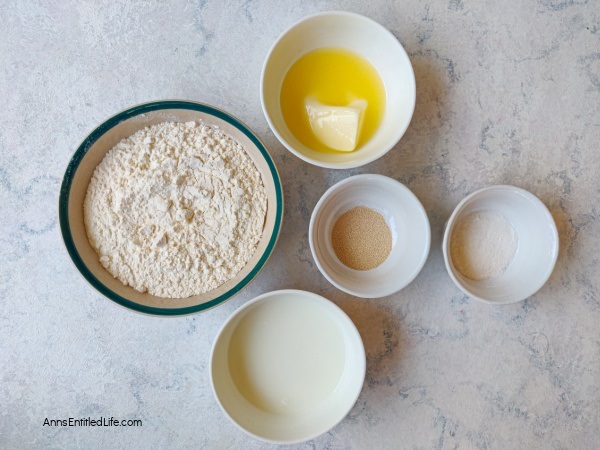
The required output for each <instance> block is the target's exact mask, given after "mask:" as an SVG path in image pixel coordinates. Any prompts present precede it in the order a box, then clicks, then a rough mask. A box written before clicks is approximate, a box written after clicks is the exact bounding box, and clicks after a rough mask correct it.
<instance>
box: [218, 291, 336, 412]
mask: <svg viewBox="0 0 600 450" xmlns="http://www.w3.org/2000/svg"><path fill="white" fill-rule="evenodd" d="M228 361H229V369H230V372H231V376H232V378H233V381H234V383H235V385H236V387H237V389H238V390H239V391H240V393H241V394H242V395H243V396H244V397H245V398H246V399H247V400H248V401H249V402H250V403H252V404H253V405H254V406H256V407H257V408H259V409H262V410H264V411H266V412H270V413H275V414H297V413H299V412H307V411H308V410H310V409H313V408H316V407H318V405H319V404H321V403H322V402H323V401H325V400H326V399H327V398H328V397H329V396H330V395H331V394H332V392H333V391H334V390H335V388H336V386H337V385H338V383H339V381H340V379H341V377H342V373H343V371H344V364H345V361H346V355H345V346H344V335H343V333H342V329H341V327H340V326H339V325H338V324H337V323H336V321H335V319H333V318H332V317H330V314H329V313H328V311H327V309H326V308H325V307H324V306H323V305H320V304H319V303H317V302H314V303H313V302H307V301H303V302H298V301H295V300H294V296H293V295H292V294H290V295H287V296H285V297H283V298H282V297H279V298H275V299H273V300H271V301H267V302H263V303H260V304H257V305H256V306H254V307H251V308H249V309H248V312H247V313H246V314H245V315H244V316H243V317H242V318H241V320H240V322H239V324H238V326H237V327H236V330H235V331H234V333H233V334H232V336H231V341H230V344H229V353H228Z"/></svg>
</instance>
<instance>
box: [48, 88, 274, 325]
mask: <svg viewBox="0 0 600 450" xmlns="http://www.w3.org/2000/svg"><path fill="white" fill-rule="evenodd" d="M164 109H184V110H192V111H198V112H202V113H205V114H209V115H212V116H214V117H217V118H219V119H221V120H224V121H225V122H227V123H229V124H231V125H232V126H234V127H235V128H237V129H238V130H240V131H241V132H242V133H244V134H245V135H246V137H248V139H250V140H251V141H252V143H253V144H254V145H255V146H256V148H257V149H258V150H259V152H260V154H261V155H262V157H263V158H264V159H265V161H266V163H267V166H268V167H269V171H270V173H271V176H272V177H273V182H274V185H275V199H276V212H275V223H274V227H273V234H272V235H271V239H270V240H269V242H268V244H267V247H266V249H265V252H264V253H263V255H262V256H261V257H260V259H259V260H258V262H257V263H256V266H254V268H253V269H252V270H251V271H250V272H249V273H248V274H247V275H246V276H245V277H244V278H243V279H242V280H240V282H239V283H237V284H236V285H235V286H233V287H232V288H231V289H230V290H228V291H227V292H225V293H223V294H222V295H220V296H219V297H217V298H214V299H212V300H210V301H208V302H205V303H201V304H198V305H194V306H187V307H184V308H157V307H153V306H146V305H142V304H139V303H136V302H134V301H131V300H128V299H126V298H124V297H122V296H120V295H119V294H117V293H116V292H114V291H112V290H111V289H109V288H108V287H107V286H105V285H104V284H103V283H102V282H101V281H100V280H98V279H97V278H96V277H95V276H94V274H93V273H92V272H91V271H90V270H89V269H88V267H87V266H86V264H85V262H84V261H83V259H82V258H81V256H80V255H79V252H78V251H77V248H76V247H75V243H74V241H73V235H72V233H71V226H70V221H69V197H70V194H71V187H72V183H73V178H74V176H75V173H76V172H77V168H78V167H79V164H80V163H81V161H82V160H83V158H84V156H85V155H86V153H87V151H88V150H89V149H90V147H91V146H92V145H93V144H94V143H95V142H96V141H97V140H98V139H99V138H100V137H101V136H102V135H104V134H105V133H106V132H107V131H108V130H110V129H112V128H113V127H115V126H116V125H118V124H119V123H121V122H123V121H125V120H127V119H130V118H132V117H135V116H138V115H140V114H145V113H149V112H152V111H160V110H164ZM283 210H284V200H283V188H282V184H281V178H280V177H279V172H278V171H277V167H276V166H275V162H274V161H273V158H272V157H271V155H270V154H269V152H268V151H267V148H266V147H265V145H264V144H263V143H262V142H261V141H260V139H259V138H258V136H256V134H254V132H253V131H252V130H251V129H250V127H248V125H246V124H245V123H244V122H242V121H241V120H240V119H238V118H237V117H235V116H233V115H231V114H229V113H227V112H225V111H223V110H221V109H219V108H216V107H214V106H211V105H208V104H206V103H200V102H195V101H190V100H177V99H172V100H156V101H150V102H146V103H140V104H137V105H135V106H132V107H129V108H126V109H124V110H122V111H120V112H118V113H117V114H115V115H113V116H110V117H109V118H108V119H106V120H104V121H103V122H102V123H101V124H100V125H98V126H97V127H96V128H94V130H93V131H91V132H90V133H89V134H88V135H87V136H86V137H85V138H84V139H83V141H82V142H81V144H80V145H79V146H78V147H77V150H75V153H74V154H73V156H72V157H71V159H70V160H69V163H68V165H67V168H66V170H65V173H64V176H63V180H62V182H61V185H60V191H59V197H58V221H59V225H60V231H61V236H62V241H63V243H64V245H65V248H66V250H67V253H68V254H69V256H70V259H71V261H72V263H73V264H74V265H75V267H76V268H77V270H78V271H79V273H80V274H81V276H83V278H84V279H85V280H86V281H87V282H88V283H89V284H90V285H91V286H92V287H93V288H94V289H96V291H98V292H99V293H100V294H102V295H103V296H104V297H106V298H108V299H109V300H111V301H113V302H114V303H116V304H118V305H119V306H122V307H124V308H127V309H129V310H132V311H135V312H138V313H142V314H147V315H152V316H164V317H175V316H183V315H189V314H195V313H199V312H202V311H207V310H209V309H211V308H214V307H215V306H218V305H220V304H221V303H223V302H225V301H227V300H229V299H231V298H232V297H234V296H235V295H236V294H238V293H239V292H240V291H241V290H242V289H243V288H244V287H246V286H247V285H248V284H249V283H250V282H251V281H252V280H253V279H254V278H255V277H256V275H258V273H259V272H260V271H261V270H262V268H263V267H264V265H265V264H266V262H267V260H268V259H269V257H270V256H271V255H272V253H273V250H274V248H275V245H276V244H277V240H278V238H279V234H280V232H281V225H282V221H283Z"/></svg>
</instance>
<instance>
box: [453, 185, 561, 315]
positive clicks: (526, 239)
mask: <svg viewBox="0 0 600 450" xmlns="http://www.w3.org/2000/svg"><path fill="white" fill-rule="evenodd" d="M476 213H488V214H489V213H491V214H497V215H501V216H502V217H503V218H504V219H505V220H507V221H508V223H509V224H510V225H509V226H510V227H512V229H513V230H514V232H515V234H516V251H515V253H514V256H513V257H512V259H511V260H510V261H509V263H508V265H507V267H506V268H505V269H504V271H503V272H502V273H501V274H500V275H499V276H494V277H490V278H485V279H477V280H476V279H471V278H468V277H466V276H465V275H464V274H462V273H461V272H460V271H459V270H458V268H457V264H455V263H454V262H453V258H452V252H451V245H452V239H453V232H454V230H455V228H456V227H457V225H458V224H459V223H460V221H461V220H463V219H465V218H468V217H469V215H471V214H476ZM467 238H468V237H464V238H463V239H467ZM500 244H502V243H500ZM558 246H559V241H558V231H557V229H556V224H555V223H554V219H553V218H552V214H550V211H548V208H546V206H545V205H544V204H543V203H542V202H541V201H540V200H539V199H538V198H537V197H536V196H535V195H533V194H532V193H530V192H528V191H526V190H525V189H521V188H518V187H515V186H506V185H498V186H490V187H487V188H483V189H480V190H478V191H476V192H473V193H472V194H470V195H468V196H467V197H465V198H464V199H463V200H462V201H461V202H460V203H459V204H458V205H457V207H456V208H455V210H454V212H453V213H452V215H451V216H450V218H449V219H448V222H447V224H446V229H445V231H444V240H443V244H442V249H443V253H444V262H445V264H446V269H447V270H448V274H449V275H450V278H452V281H454V283H455V284H456V285H457V286H458V287H459V288H460V289H461V290H462V291H463V292H464V293H465V294H467V295H468V296H470V297H473V298H475V299H477V300H480V301H482V302H485V303H490V304H506V303H515V302H518V301H521V300H525V299H526V298H527V297H530V296H531V295H533V294H535V293H536V292H537V291H538V290H539V289H540V288H541V287H542V286H543V285H544V284H545V283H546V281H547V280H548V278H549V277H550V275H551V273H552V270H553V269H554V265H555V264H556V259H557V258H558ZM495 256H496V255H493V254H490V255H489V259H493V258H495Z"/></svg>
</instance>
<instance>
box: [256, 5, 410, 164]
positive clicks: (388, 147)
mask: <svg viewBox="0 0 600 450" xmlns="http://www.w3.org/2000/svg"><path fill="white" fill-rule="evenodd" d="M321 16H332V17H336V16H346V17H354V18H356V19H359V20H363V21H365V22H368V23H370V24H371V25H375V26H376V27H377V28H379V29H380V30H381V31H382V32H384V34H387V35H388V36H389V37H391V38H393V40H394V41H395V42H396V43H397V45H398V49H399V50H400V52H401V54H402V56H403V57H404V58H406V60H407V61H408V66H409V68H410V73H409V76H410V79H411V81H412V83H411V86H412V90H413V91H414V93H415V95H414V96H413V97H414V99H413V102H412V105H411V107H410V109H411V111H410V116H409V119H408V120H407V121H406V123H405V124H404V126H402V127H400V128H398V132H397V133H396V135H395V136H394V138H393V139H390V144H388V145H386V146H384V147H381V149H380V150H379V152H378V153H376V154H375V155H373V156H371V157H369V158H365V159H361V160H359V161H354V162H347V163H329V162H324V161H319V160H317V159H314V158H311V157H309V156H306V155H305V154H303V153H301V152H299V151H298V150H296V149H294V147H293V146H292V145H291V144H290V143H289V142H288V141H287V140H286V139H284V138H283V136H282V135H281V134H280V133H279V131H278V130H277V129H276V128H275V126H274V125H273V121H272V120H271V115H270V114H269V113H268V111H267V108H266V106H265V96H264V80H265V72H266V69H267V64H268V62H269V60H270V59H271V54H272V53H273V51H274V50H275V47H277V45H278V44H279V43H280V42H281V41H282V39H283V38H284V37H285V36H286V35H287V34H288V33H289V32H290V31H291V30H293V29H294V28H296V27H297V26H299V25H301V24H303V23H304V22H307V21H309V20H313V19H315V18H317V17H321ZM300 56H302V55H299V56H298V57H300ZM259 86H260V105H261V108H262V111H263V115H264V116H265V119H266V121H267V124H268V125H269V128H270V129H271V131H272V132H273V134H274V135H275V136H276V137H277V139H278V140H279V142H280V143H281V144H282V145H283V146H284V147H285V148H287V149H288V150H289V151H290V152H292V153H293V154H294V155H296V156H297V157H298V158H300V159H301V160H303V161H305V162H307V163H309V164H313V165H315V166H318V167H323V168H325V169H354V168H356V167H361V166H364V165H366V164H369V163H371V162H373V161H375V160H377V159H379V158H381V157H382V156H384V155H385V154H386V153H388V152H389V151H390V150H391V149H392V148H394V147H395V146H396V144H398V142H400V139H402V136H404V134H405V133H406V130H407V129H408V127H409V125H410V123H411V122H412V118H413V116H414V113H415V107H416V103H417V85H416V79H415V70H414V68H413V66H412V62H411V60H410V57H409V56H408V53H407V52H406V50H405V49H404V47H403V46H402V43H401V42H400V41H399V40H398V38H397V37H396V36H394V34H393V33H392V32H391V31H390V30H388V29H387V28H386V27H384V26H383V25H382V24H380V23H379V22H377V21H376V20H373V19H371V18H370V17H367V16H363V15H362V14H358V13H354V12H350V11H322V12H319V13H316V14H311V15H309V16H306V17H303V18H302V19H300V20H298V21H297V22H295V23H293V24H292V25H290V26H289V27H287V28H286V29H285V30H284V31H283V32H282V33H281V34H280V35H279V36H278V37H277V39H276V40H275V42H273V45H271V48H270V49H269V51H268V53H267V56H266V57H265V60H264V62H263V66H262V70H261V73H260V84H259ZM392 141H393V142H392Z"/></svg>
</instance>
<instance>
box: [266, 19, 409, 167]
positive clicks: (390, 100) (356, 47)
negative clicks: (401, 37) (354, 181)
mask: <svg viewBox="0 0 600 450" xmlns="http://www.w3.org/2000/svg"><path fill="white" fill-rule="evenodd" d="M324 48H340V49H347V50H349V51H351V52H354V53H356V54H358V55H359V56H361V57H362V58H364V59H366V60H367V61H369V62H370V64H372V66H373V67H374V68H375V70H376V71H377V73H378V74H379V76H380V77H381V81H382V82H383V85H384V88H385V96H386V98H385V110H384V113H383V117H382V119H381V121H380V123H379V126H378V128H377V130H376V131H375V133H374V134H373V136H372V137H371V138H370V139H369V140H368V141H367V142H365V143H364V144H362V145H361V146H360V147H359V148H357V149H356V150H354V151H351V152H333V151H330V152H323V151H319V150H315V149H314V148H311V147H309V146H307V145H305V144H304V143H303V142H301V141H300V140H299V139H298V137H297V136H295V135H294V133H293V132H292V131H291V130H290V128H289V127H288V125H287V124H286V120H285V118H284V115H283V114H282V107H281V97H280V95H281V89H282V84H283V81H284V79H285V77H286V74H287V73H288V70H289V69H290V67H291V66H292V65H293V64H294V63H295V62H296V61H297V60H298V59H299V58H301V57H303V56H304V55H306V54H308V53H309V52H311V51H313V50H317V49H324ZM260 96H261V103H262V107H263V112H264V114H265V118H266V119H267V122H268V123H269V126H270V127H271V130H272V131H273V133H274V134H275V135H276V136H277V138H278V139H279V140H280V141H281V143H282V144H283V145H284V146H285V147H286V148H287V149H288V150H289V151H291V152H292V153H294V154H295V155H296V156H298V157H299V158H301V159H303V160H304V161H307V162H309V163H311V164H315V165H317V166H321V167H326V168H332V169H347V168H352V167H358V166H362V165H364V164H367V163H369V162H371V161H374V160H375V159H377V158H379V157H381V156H382V155H384V154H385V153H387V152H388V151H389V150H390V149H391V148H392V147H394V145H396V143H397V142H398V141H399V140H400V138H401V137H402V135H403V134H404V132H405V131H406V129H407V128H408V125H409V123H410V120H411V118H412V115H413V111H414V107H415V99H416V86H415V77H414V72H413V69H412V65H411V63H410V59H409V58H408V55H407V54H406V52H405V51H404V49H403V48H402V45H400V43H399V42H398V40H397V39H396V38H395V37H394V35H393V34H392V33H390V32H389V31H388V30H387V29H385V28H384V27H383V26H381V25H380V24H379V23H377V22H375V21H373V20H371V19H369V18H367V17H364V16H361V15H358V14H354V13H349V12H342V11H334V12H325V13H320V14H316V15H314V16H310V17H307V18H305V19H303V20H301V21H300V22H298V23H296V24H295V25H293V26H292V27H290V28H289V29H288V30H286V31H285V32H284V33H283V34H282V35H281V36H280V37H279V38H278V39H277V41H276V42H275V43H274V44H273V47H272V48H271V50H270V51H269V54H268V55H267V58H266V60H265V63H264V66H263V71H262V76H261V85H260ZM367 111H368V110H367Z"/></svg>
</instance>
